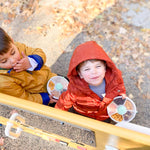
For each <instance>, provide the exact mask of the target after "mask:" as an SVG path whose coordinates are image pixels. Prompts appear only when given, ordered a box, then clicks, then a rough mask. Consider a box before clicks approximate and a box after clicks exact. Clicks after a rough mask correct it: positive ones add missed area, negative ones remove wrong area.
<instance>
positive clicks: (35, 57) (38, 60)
mask: <svg viewBox="0 0 150 150" xmlns="http://www.w3.org/2000/svg"><path fill="white" fill-rule="evenodd" d="M28 57H30V58H33V59H34V60H35V61H36V62H37V63H38V65H37V67H36V68H35V69H34V70H40V69H41V67H42V66H43V59H42V57H41V56H39V55H29V56H28Z"/></svg>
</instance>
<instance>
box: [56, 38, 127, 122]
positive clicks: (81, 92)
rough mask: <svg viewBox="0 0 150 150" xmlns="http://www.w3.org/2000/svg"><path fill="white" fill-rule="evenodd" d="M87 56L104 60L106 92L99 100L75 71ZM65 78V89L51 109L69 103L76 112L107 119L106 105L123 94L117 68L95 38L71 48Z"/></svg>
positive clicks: (63, 107) (61, 107)
mask: <svg viewBox="0 0 150 150" xmlns="http://www.w3.org/2000/svg"><path fill="white" fill-rule="evenodd" d="M88 59H100V60H103V61H106V65H107V67H106V74H105V81H106V87H105V91H106V95H105V97H104V98H103V100H101V98H100V97H99V96H98V95H97V94H95V93H94V92H93V91H92V90H91V89H90V88H89V86H88V84H87V83H86V82H85V81H84V79H81V78H80V77H79V75H78V74H77V71H76V67H77V66H78V65H79V64H80V63H81V62H83V61H85V60H88ZM68 78H69V80H70V83H69V85H68V90H67V91H66V92H63V93H62V95H61V96H60V99H59V100H58V102H57V104H56V105H55V108H58V109H62V110H65V111H68V110H69V109H70V108H71V107H72V106H73V108H74V109H75V111H76V112H78V113H79V114H82V115H84V116H88V117H91V118H95V119H97V120H105V119H107V118H109V116H108V114H107V106H108V104H110V103H111V102H112V100H113V98H114V97H116V96H118V95H121V94H125V93H126V90H125V86H124V82H123V79H122V74H121V71H120V70H119V69H117V68H116V66H115V64H114V63H113V62H112V60H111V59H110V58H109V57H108V55H107V54H106V52H105V51H104V50H103V49H102V48H101V47H100V46H99V45H98V44H97V43H96V42H95V41H89V42H86V43H84V44H81V45H79V46H78V47H77V48H76V49H75V51H74V53H73V55H72V58H71V61H70V65H69V70H68ZM102 105H103V108H102Z"/></svg>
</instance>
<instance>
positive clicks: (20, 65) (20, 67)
mask: <svg viewBox="0 0 150 150" xmlns="http://www.w3.org/2000/svg"><path fill="white" fill-rule="evenodd" d="M30 67H31V64H30V62H29V59H28V57H27V56H26V55H25V54H24V52H22V59H21V60H20V61H18V62H17V63H16V64H14V65H13V69H14V70H15V71H16V72H21V71H24V70H27V69H28V68H30Z"/></svg>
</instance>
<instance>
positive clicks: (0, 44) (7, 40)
mask: <svg viewBox="0 0 150 150" xmlns="http://www.w3.org/2000/svg"><path fill="white" fill-rule="evenodd" d="M12 42H13V40H12V39H11V37H10V36H9V35H8V34H7V33H6V32H5V31H4V30H3V29H2V28H1V27H0V55H3V54H5V53H7V52H8V50H9V48H10V44H11V43H12Z"/></svg>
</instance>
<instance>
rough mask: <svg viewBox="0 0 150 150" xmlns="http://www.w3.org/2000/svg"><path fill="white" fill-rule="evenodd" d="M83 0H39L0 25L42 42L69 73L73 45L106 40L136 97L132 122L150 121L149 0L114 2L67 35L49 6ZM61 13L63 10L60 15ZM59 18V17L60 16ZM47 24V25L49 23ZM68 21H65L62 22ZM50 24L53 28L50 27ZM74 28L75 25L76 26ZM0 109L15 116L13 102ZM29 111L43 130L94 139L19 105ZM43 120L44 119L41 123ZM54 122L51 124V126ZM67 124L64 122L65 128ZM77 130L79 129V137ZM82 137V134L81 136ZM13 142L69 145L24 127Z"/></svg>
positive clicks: (58, 69) (54, 64)
mask: <svg viewBox="0 0 150 150" xmlns="http://www.w3.org/2000/svg"><path fill="white" fill-rule="evenodd" d="M80 2H81V1H78V0H77V1H76V2H74V1H71V2H70V3H69V2H68V1H63V0H60V1H59V2H58V3H56V1H55V0H53V1H48V0H41V1H39V4H40V7H39V9H38V10H39V11H38V12H35V13H33V14H32V15H30V17H29V18H28V19H27V20H26V21H24V19H23V18H22V17H21V16H17V17H16V18H15V19H14V20H13V21H12V22H11V23H9V24H7V23H4V20H0V26H1V27H3V28H4V29H6V30H7V31H8V32H9V33H10V35H11V36H12V37H13V38H14V40H16V41H19V42H23V43H25V44H27V45H29V46H32V47H40V48H42V49H43V50H44V51H45V53H46V55H47V65H48V66H50V68H51V70H52V71H53V72H55V73H58V74H62V75H66V74H67V70H68V65H69V61H70V58H71V55H72V52H73V50H74V48H75V47H76V46H77V45H79V44H81V43H83V42H85V41H89V40H95V41H97V43H98V44H100V45H102V46H103V48H104V49H105V50H106V52H107V53H108V55H109V56H110V57H111V58H112V60H113V61H114V62H115V64H116V65H117V66H118V68H119V69H120V70H121V71H122V73H123V78H124V82H125V86H126V90H127V95H128V96H129V97H130V98H131V99H132V100H133V101H134V102H135V104H136V106H137V111H138V113H137V114H136V117H135V118H134V119H133V120H132V123H135V124H138V125H142V126H145V127H148V128H149V127H150V121H149V119H148V118H149V116H150V111H149V108H150V103H149V100H150V89H149V87H150V80H149V79H150V68H149V66H150V50H149V49H150V46H149V43H150V19H149V18H150V16H149V14H150V2H149V1H147V0H131V1H127V0H126V1H121V0H118V1H117V2H115V3H114V4H113V5H112V6H111V7H109V8H107V9H105V10H104V11H103V12H101V13H99V14H97V15H96V16H95V17H94V18H93V19H91V20H90V21H88V22H87V23H86V25H84V27H83V28H82V30H81V31H80V32H73V33H72V34H71V35H67V36H66V35H64V31H65V28H62V27H61V26H60V24H56V23H55V20H56V19H57V20H58V18H56V16H53V15H54V14H52V13H51V12H49V11H48V10H49V9H45V8H50V6H53V7H54V6H55V7H56V8H57V9H58V8H61V9H62V7H63V9H64V10H65V9H67V8H68V11H70V7H68V6H70V5H71V3H72V4H73V6H74V7H75V8H76V9H77V8H78V6H79V5H80ZM61 17H62V16H61ZM58 21H59V20H58ZM44 25H45V26H44ZM63 25H64V24H63ZM43 26H44V27H45V28H44V29H45V30H42V32H37V31H39V30H37V29H39V28H38V27H43ZM47 27H48V28H47ZM72 30H73V29H72ZM0 110H1V112H0V113H1V115H2V116H5V117H10V114H9V113H10V111H11V108H8V107H6V106H3V105H1V106H0ZM19 112H20V114H22V115H23V116H25V117H26V119H27V121H28V123H29V124H30V125H33V126H37V127H42V126H43V128H44V130H49V131H51V130H50V129H52V131H53V132H58V133H59V134H62V133H64V132H63V131H66V132H65V133H64V134H63V135H66V136H71V137H70V138H76V139H79V137H80V138H81V141H82V140H83V141H84V142H87V143H90V144H91V143H92V144H95V141H94V135H93V133H92V132H88V131H85V130H80V129H76V130H75V131H76V133H73V131H74V127H72V126H70V125H61V124H60V123H58V122H55V121H54V120H51V119H47V118H44V117H41V116H37V115H36V114H30V113H28V112H24V111H23V110H19ZM41 122H45V124H42V126H41ZM46 124H51V125H52V126H53V127H55V129H56V128H57V130H54V128H52V126H46ZM63 128H65V129H64V130H63ZM75 135H78V137H76V136H75ZM82 138H83V139H82ZM6 141H7V142H8V143H7V145H6V149H9V150H13V149H15V150H16V149H17V150H24V149H28V150H33V149H34V150H35V149H36V150H49V149H52V150H55V149H62V150H63V149H70V148H68V147H66V146H60V145H57V146H58V147H56V145H55V143H53V144H51V143H49V142H47V141H44V140H42V139H39V138H37V137H35V136H32V135H28V134H26V133H23V135H22V137H21V138H19V139H17V140H16V141H14V140H11V139H8V138H6Z"/></svg>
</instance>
